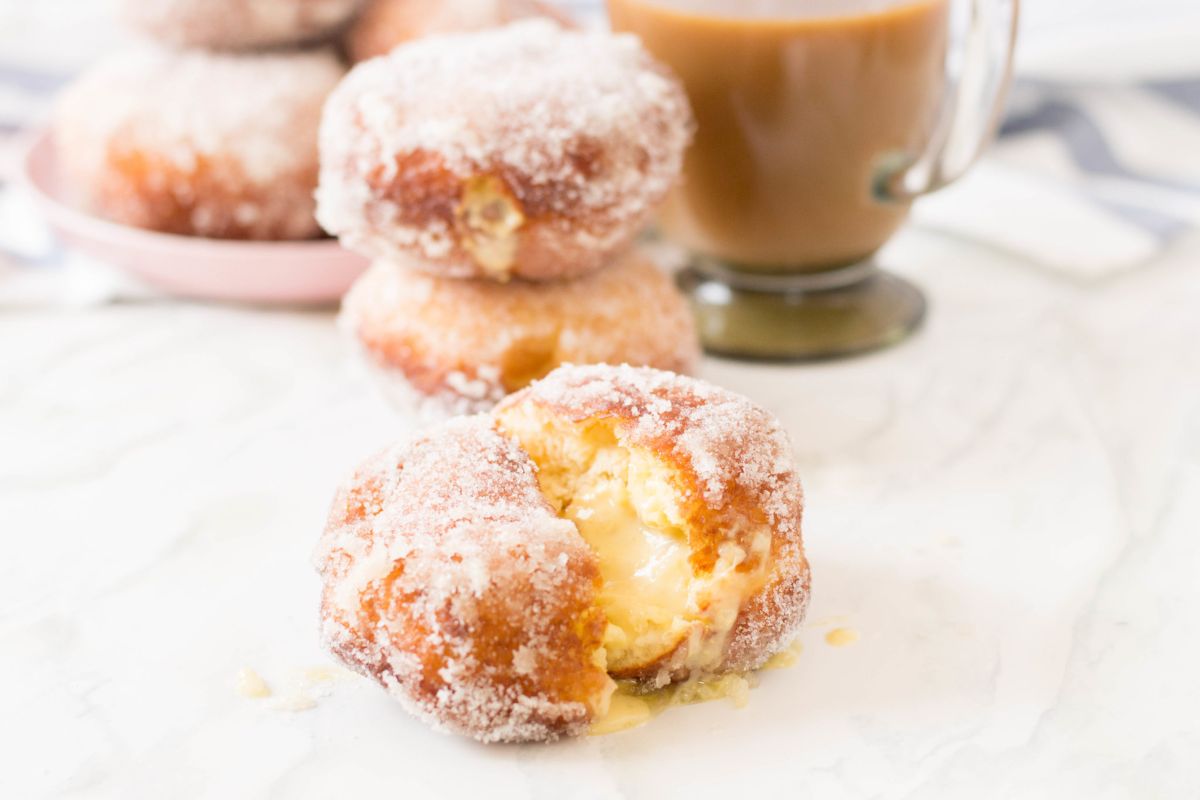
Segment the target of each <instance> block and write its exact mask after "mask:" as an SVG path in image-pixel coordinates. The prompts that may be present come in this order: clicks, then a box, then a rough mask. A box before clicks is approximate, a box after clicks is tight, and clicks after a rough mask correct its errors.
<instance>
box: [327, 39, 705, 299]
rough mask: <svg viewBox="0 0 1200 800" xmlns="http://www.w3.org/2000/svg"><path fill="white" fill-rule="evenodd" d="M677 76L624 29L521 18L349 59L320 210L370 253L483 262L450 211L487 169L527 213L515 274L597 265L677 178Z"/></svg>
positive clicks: (457, 267) (683, 128) (687, 118)
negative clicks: (353, 62) (588, 29)
mask: <svg viewBox="0 0 1200 800" xmlns="http://www.w3.org/2000/svg"><path fill="white" fill-rule="evenodd" d="M691 129H692V124H691V112H690V110H689V108H688V105H687V99H686V96H685V95H684V92H683V89H682V87H681V86H680V84H679V82H678V81H677V80H676V79H675V78H673V77H672V76H671V75H670V74H668V73H667V71H666V69H665V68H664V67H662V66H661V65H658V64H657V63H656V62H654V61H653V59H651V57H650V56H649V54H648V53H647V52H646V51H645V49H644V48H643V47H642V45H641V44H640V42H639V41H638V40H637V39H636V38H634V37H633V36H629V35H619V36H613V35H610V34H606V33H583V32H578V31H567V30H563V29H562V28H560V27H559V26H557V25H555V24H554V23H553V22H550V21H548V20H526V21H522V22H518V23H514V24H512V25H509V26H507V27H504V28H498V29H494V30H489V31H482V32H475V33H460V34H451V35H443V36H432V37H429V38H426V39H422V40H419V41H415V42H412V43H409V44H406V45H403V46H401V47H398V48H397V49H396V50H394V51H393V52H392V53H390V54H389V55H387V56H384V57H381V58H377V59H372V60H370V61H366V62H363V63H361V64H359V65H358V66H356V67H355V68H354V69H352V70H351V72H350V74H349V75H348V76H347V78H346V80H345V81H343V82H342V84H341V86H339V87H338V89H337V91H336V92H334V94H333V95H332V96H331V97H330V99H329V102H328V104H327V106H326V109H325V115H324V118H323V121H322V126H321V182H320V187H319V189H318V193H317V200H318V211H317V214H318V218H319V219H320V221H321V224H322V225H323V226H324V227H325V229H326V230H327V231H329V232H330V233H332V234H334V235H337V236H339V237H340V238H341V239H342V240H343V242H344V243H345V244H346V245H347V246H348V247H350V248H351V249H354V250H357V251H359V252H361V253H363V254H364V255H367V256H368V257H373V258H383V259H387V260H391V261H397V262H405V263H408V264H409V265H410V266H413V267H415V268H418V269H426V270H428V271H431V272H438V273H440V274H446V275H450V276H453V277H468V276H472V275H477V274H480V268H479V266H478V265H477V264H476V263H475V262H474V260H473V259H472V257H471V254H470V253H469V252H467V248H466V246H465V245H464V243H463V232H462V230H461V229H460V227H459V226H460V224H461V223H460V221H459V220H457V219H456V216H455V209H456V207H457V204H458V203H459V202H460V201H461V200H462V198H463V197H464V192H466V191H467V189H466V188H465V187H467V186H468V185H469V181H471V179H473V178H478V177H480V176H498V178H499V179H500V180H502V182H503V184H504V186H505V187H506V191H508V192H511V194H512V198H513V200H514V202H515V203H516V204H517V205H518V206H519V207H520V209H521V211H522V213H523V215H524V217H525V218H526V221H525V223H524V227H522V228H520V229H519V230H518V233H517V234H516V235H517V236H519V237H520V246H519V250H518V252H519V253H520V255H521V262H520V263H518V265H517V270H518V271H517V272H516V273H515V274H517V275H518V276H519V277H527V278H535V279H537V278H547V277H563V276H564V275H567V274H578V273H579V272H583V271H587V270H590V269H596V268H598V267H600V266H601V265H602V264H603V262H604V260H605V259H606V258H607V256H608V255H609V254H610V253H612V252H613V251H614V250H616V249H617V248H619V247H621V246H623V245H624V244H626V243H627V242H628V241H629V240H630V239H631V238H632V236H633V235H634V234H635V233H636V232H637V231H638V230H639V229H640V228H641V227H642V226H643V225H644V224H645V222H646V221H647V219H648V217H649V214H650V213H651V212H652V211H653V209H654V208H655V206H656V205H657V204H658V202H659V201H660V200H661V199H662V198H663V196H664V195H665V194H666V192H667V190H668V189H669V188H670V186H671V185H672V183H673V182H674V181H675V180H676V178H677V177H678V175H679V172H680V169H681V165H682V158H683V152H684V149H685V148H686V146H687V144H688V142H689V141H690V138H691Z"/></svg>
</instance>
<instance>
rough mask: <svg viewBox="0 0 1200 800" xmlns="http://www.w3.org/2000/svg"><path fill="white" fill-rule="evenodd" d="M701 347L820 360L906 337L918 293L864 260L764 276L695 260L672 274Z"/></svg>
mask: <svg viewBox="0 0 1200 800" xmlns="http://www.w3.org/2000/svg"><path fill="white" fill-rule="evenodd" d="M677 280H678V283H679V287H680V288H681V289H682V290H683V292H684V293H685V294H686V295H687V297H688V299H689V300H690V301H691V304H692V309H693V311H694V313H695V315H696V327H697V330H698V331H699V334H700V341H701V344H702V345H703V346H704V350H705V352H707V353H709V354H711V355H715V356H724V357H728V358H736V359H748V360H757V361H820V360H828V359H835V358H844V357H848V356H853V355H858V354H861V353H867V352H870V351H873V350H878V349H880V348H884V347H888V346H890V345H893V344H896V343H898V342H900V341H903V340H904V339H906V338H907V337H908V336H909V335H911V334H912V333H913V332H914V331H916V330H917V329H918V328H920V326H921V323H922V321H923V320H924V319H925V312H926V305H927V304H926V301H925V295H924V294H922V292H921V290H920V289H918V288H917V287H916V286H915V285H913V284H912V283H910V282H908V281H906V280H904V279H903V278H900V277H898V276H896V275H893V274H891V273H889V272H885V271H883V270H881V269H879V267H878V266H877V265H876V264H875V262H874V261H870V260H868V261H864V262H861V263H858V264H853V265H850V266H847V267H842V268H840V269H836V270H830V271H828V272H818V273H807V274H801V275H773V274H772V275H764V274H755V273H746V272H739V271H735V270H732V269H730V268H728V267H726V266H724V265H722V264H720V263H718V262H714V261H712V260H710V259H705V258H695V259H693V260H692V261H691V263H689V265H688V266H687V267H685V268H684V269H683V270H682V271H681V272H680V273H679V275H678V278H677Z"/></svg>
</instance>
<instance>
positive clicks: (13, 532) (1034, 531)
mask: <svg viewBox="0 0 1200 800" xmlns="http://www.w3.org/2000/svg"><path fill="white" fill-rule="evenodd" d="M886 259H887V261H888V262H889V263H891V264H894V265H895V266H896V267H897V268H898V269H900V270H902V271H903V272H905V273H907V274H909V275H910V276H912V277H914V278H915V279H917V280H918V281H919V282H920V283H921V284H922V285H923V286H924V287H925V288H926V289H927V290H928V292H929V293H930V296H931V298H932V301H933V309H932V316H931V318H930V320H929V323H928V325H927V327H926V329H925V330H924V331H923V332H922V333H921V334H920V335H919V336H918V337H917V338H915V339H913V340H912V341H910V342H908V343H906V344H904V345H902V346H900V347H897V348H895V349H892V350H889V351H886V352H882V353H879V354H876V355H873V356H870V357H865V358H860V359H856V360H850V361H845V362H839V363H831V364H821V365H815V366H804V367H786V368H785V367H765V366H751V365H744V364H737V363H732V362H723V361H716V360H710V361H708V362H707V363H706V364H705V365H704V369H703V373H704V375H705V376H706V377H708V378H710V379H712V380H715V381H718V382H720V383H722V384H724V385H726V386H729V387H732V388H734V389H737V390H740V391H743V392H744V393H746V394H748V395H750V396H751V397H753V398H755V399H757V400H759V401H760V402H762V403H764V404H765V405H767V406H769V407H770V408H771V409H773V410H774V411H775V412H777V413H778V414H779V415H780V416H781V417H782V418H783V419H784V421H785V423H786V425H787V428H788V429H789V431H790V432H791V435H792V437H793V440H794V444H795V448H796V454H797V458H798V459H799V462H800V465H801V468H802V474H803V476H804V479H805V483H806V489H807V497H808V511H807V517H806V527H805V535H806V539H807V545H808V549H809V553H810V557H811V561H812V565H813V570H814V596H813V598H814V599H813V605H812V608H811V613H810V617H809V622H808V623H807V625H806V626H805V628H804V630H803V632H802V634H801V641H802V643H803V651H802V652H801V654H800V656H799V658H798V660H797V662H796V664H795V665H794V666H793V667H791V668H789V669H785V670H778V671H771V672H768V673H765V674H764V675H763V676H762V681H761V685H760V686H759V687H758V688H757V689H756V690H754V691H753V692H752V693H751V695H750V701H749V704H748V705H747V706H746V707H745V708H743V709H736V708H734V707H733V705H732V704H730V703H727V702H714V703H708V704H704V705H698V706H690V707H684V708H676V709H672V710H669V711H668V712H667V713H665V714H663V715H662V716H661V717H659V718H658V719H656V720H654V721H653V722H652V723H651V724H649V725H646V726H644V727H642V728H639V729H636V730H633V731H629V732H626V733H621V734H615V735H611V736H606V737H596V738H589V739H585V740H580V741H572V742H565V743H560V744H556V745H551V746H527V747H526V746H522V747H517V746H499V747H483V746H479V745H475V744H473V743H471V742H468V741H465V740H461V739H456V738H452V737H448V736H442V735H438V734H435V733H432V732H430V731H429V730H427V729H425V728H424V727H423V726H422V725H421V724H420V723H418V722H416V721H415V720H413V719H410V718H409V717H407V716H406V715H405V714H404V712H403V711H402V710H401V709H400V708H399V706H398V705H396V704H395V703H393V702H391V701H390V700H389V699H388V698H387V697H385V696H384V695H383V694H382V692H380V691H378V690H377V689H375V688H374V687H373V686H371V685H368V684H367V683H366V682H365V681H362V680H361V679H358V678H355V677H343V676H341V675H340V674H335V675H333V676H330V675H329V674H326V673H322V672H319V671H318V672H315V673H314V672H312V670H313V668H319V667H322V666H328V665H329V664H330V662H329V659H328V658H327V657H326V656H325V654H324V653H322V651H321V650H320V648H319V645H318V642H317V636H316V622H315V605H316V595H317V580H316V577H315V575H314V573H313V571H312V569H311V567H310V565H309V562H308V559H309V553H310V550H311V548H312V546H313V543H314V541H315V539H316V537H317V534H318V532H319V530H320V528H321V525H322V523H323V518H324V515H325V511H326V507H327V503H328V502H329V500H330V497H331V493H332V490H333V487H334V485H335V483H336V482H337V481H338V480H339V479H340V478H341V477H342V476H343V475H344V474H345V473H346V472H347V471H348V470H349V469H350V468H351V467H352V466H353V465H354V464H355V463H356V462H357V461H359V460H360V459H361V458H363V457H364V456H365V455H367V454H368V453H370V452H371V451H373V450H374V449H376V448H378V447H379V446H381V445H382V444H383V443H385V442H386V441H388V440H390V439H392V438H394V437H397V436H401V435H403V434H404V433H405V424H404V423H403V421H402V420H400V419H399V418H398V417H397V416H395V415H394V414H393V413H391V411H390V410H389V409H388V408H386V407H385V406H384V405H383V404H382V401H381V400H380V399H379V398H378V397H377V395H376V393H375V392H374V390H373V387H372V386H370V385H369V382H368V379H367V378H366V377H365V376H364V375H362V374H360V373H359V372H358V371H357V370H356V369H355V368H354V367H353V366H352V365H351V362H350V360H349V358H348V357H347V353H346V351H345V348H344V347H343V344H342V342H341V340H340V337H339V335H338V333H337V331H336V330H335V328H334V326H333V324H332V319H331V315H330V314H329V313H325V312H286V311H263V310H255V309H246V308H236V307H217V306H206V305H193V304H183V303H167V302H161V303H158V302H144V303H127V304H123V305H116V306H110V307H105V308H98V309H94V310H83V311H73V312H60V311H29V312H9V313H5V314H3V315H0V342H2V343H3V344H2V345H0V531H2V533H3V541H4V543H5V557H4V558H0V686H3V687H4V691H3V693H2V694H0V720H2V721H0V753H3V756H2V764H3V765H2V766H0V796H2V797H5V798H27V797H70V798H76V797H87V798H166V797H171V798H190V797H197V798H201V797H202V798H235V797H236V798H241V797H256V798H257V797H264V798H273V797H281V798H282V797H286V798H310V797H311V798H332V797H337V798H351V797H357V796H364V797H365V796H373V797H378V796H388V797H405V798H452V797H489V798H493V797H494V798H527V797H534V798H560V797H561V798H660V797H689V798H705V797H726V796H730V795H733V796H744V797H748V798H749V797H789V798H792V797H797V798H803V797H813V798H842V797H846V798H964V797H970V798H993V797H994V798H1013V797H1021V798H1041V797H1044V798H1072V797H1088V798H1187V797H1195V796H1197V794H1200V762H1198V760H1197V758H1196V755H1197V753H1198V752H1200V722H1198V720H1200V679H1198V678H1197V676H1198V675H1200V589H1198V588H1197V581H1196V579H1195V574H1196V570H1197V566H1198V565H1200V348H1198V347H1197V345H1196V343H1197V341H1200V237H1198V236H1194V235H1193V236H1191V237H1190V238H1188V239H1186V240H1184V241H1181V242H1178V243H1177V244H1176V245H1175V246H1174V247H1173V248H1172V249H1171V250H1170V251H1169V252H1168V253H1167V255H1165V256H1163V257H1162V258H1160V259H1158V260H1157V261H1156V262H1155V263H1153V264H1151V265H1148V266H1146V267H1144V268H1141V269H1139V270H1137V271H1135V272H1132V273H1127V274H1122V275H1117V276H1113V277H1110V278H1107V279H1103V280H1095V281H1087V282H1081V281H1077V280H1071V279H1070V278H1068V277H1065V276H1063V275H1061V274H1057V273H1054V272H1050V271H1040V270H1038V269H1036V268H1033V267H1029V266H1028V265H1025V264H1022V263H1019V262H1017V261H1015V260H1012V259H1010V258H1008V257H1006V256H1003V255H999V254H997V253H994V252H991V251H988V250H985V249H983V248H979V247H975V246H972V245H968V244H964V243H962V242H959V241H955V240H952V239H949V238H942V237H939V236H936V235H934V234H930V233H923V232H920V231H917V230H913V229H910V230H908V231H906V232H905V233H904V234H902V235H901V237H900V238H899V239H898V240H897V241H896V242H894V243H893V245H891V246H890V247H889V249H888V250H887V251H886ZM833 627H844V628H849V629H852V630H853V631H856V632H857V633H858V635H859V638H858V640H857V641H856V642H854V643H852V644H850V645H847V646H843V647H833V646H830V645H829V644H827V643H826V641H825V638H824V637H825V634H826V633H827V632H828V631H829V630H830V629H831V628H833ZM246 667H248V668H252V669H253V670H255V671H256V672H258V673H259V674H260V675H262V677H263V678H264V679H265V680H266V681H267V683H268V684H269V685H270V687H271V689H272V692H273V694H272V696H271V697H269V698H265V699H251V698H247V697H245V696H242V695H240V694H239V693H238V692H236V691H235V682H236V680H237V676H238V673H239V670H241V669H242V668H246ZM331 677H332V678H333V679H332V680H331V679H330V678H331ZM298 698H299V699H300V700H298ZM303 699H307V701H311V702H302V701H301V700H303ZM305 705H312V706H313V707H312V708H309V709H307V710H289V709H296V708H300V707H302V706H305Z"/></svg>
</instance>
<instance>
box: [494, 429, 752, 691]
mask: <svg viewBox="0 0 1200 800" xmlns="http://www.w3.org/2000/svg"><path fill="white" fill-rule="evenodd" d="M501 425H502V427H503V428H504V429H505V430H506V431H507V432H508V433H509V434H510V435H513V436H515V437H516V438H517V439H518V440H519V441H520V443H521V446H522V448H523V449H524V450H525V451H526V452H527V453H529V455H530V457H531V458H532V459H533V460H534V462H535V463H536V464H537V466H538V483H539V485H540V487H541V490H542V493H543V494H544V495H545V496H546V498H547V500H548V501H549V502H550V504H551V505H552V506H554V508H555V509H556V510H557V511H558V513H560V514H561V515H562V516H563V517H564V518H566V519H569V520H570V521H571V522H573V523H574V524H575V526H576V528H577V529H578V530H579V532H580V535H581V536H582V537H583V539H584V540H585V541H586V542H587V543H588V545H589V546H590V547H591V548H592V550H593V552H595V554H596V556H597V561H598V563H599V567H600V573H601V578H602V584H601V590H600V595H599V603H600V606H601V608H602V609H603V610H604V613H605V615H606V618H607V620H608V623H609V624H608V627H607V629H606V633H605V637H604V642H603V649H604V651H605V656H606V664H607V669H608V671H609V672H610V673H611V674H612V675H613V676H614V677H634V676H637V677H639V678H641V679H643V680H646V681H649V683H651V684H653V685H655V686H658V687H662V686H664V685H665V684H667V683H668V682H669V681H670V679H671V677H672V676H673V675H676V674H679V673H680V672H683V673H686V674H689V675H691V676H693V678H695V677H696V676H703V675H706V674H707V673H711V672H713V671H714V670H716V669H718V668H719V667H720V664H721V661H722V660H723V658H724V653H725V646H726V644H727V642H728V638H729V634H730V632H731V631H732V629H733V626H734V625H735V623H736V622H737V619H738V614H739V612H740V611H741V608H742V603H743V602H744V600H745V599H746V598H747V597H749V596H750V595H752V594H753V593H754V592H755V591H757V590H758V589H759V587H761V586H762V583H763V581H764V580H765V579H766V576H767V573H768V571H769V563H770V558H769V551H770V545H771V535H770V531H769V530H767V529H765V528H764V529H763V530H762V531H757V532H754V533H752V534H751V535H745V534H743V533H740V532H733V531H731V532H730V537H729V538H730V539H736V540H737V541H741V542H748V544H746V545H745V546H744V547H743V546H739V545H738V544H735V543H734V542H733V541H727V542H724V543H722V544H721V545H720V546H719V547H718V551H717V556H718V557H717V560H716V563H715V564H714V565H713V567H712V569H711V571H708V570H706V571H704V572H703V573H701V574H697V573H695V572H694V571H693V568H692V565H691V563H690V557H691V554H692V546H691V544H690V543H689V541H688V530H689V525H690V523H689V522H688V521H687V519H686V518H685V514H684V512H683V511H682V510H681V508H680V506H679V497H680V488H679V486H678V485H677V484H676V481H677V479H678V478H677V473H676V472H675V470H674V469H673V468H672V467H670V466H669V465H668V464H667V463H666V462H664V461H663V460H662V459H660V458H659V457H658V456H657V455H655V454H654V453H652V452H651V451H647V450H643V449H641V448H630V447H626V446H624V445H623V444H622V443H621V442H620V441H618V438H617V434H616V431H615V424H614V422H613V421H612V420H607V419H594V420H591V421H588V422H585V423H570V422H562V421H558V420H554V419H552V418H550V419H548V418H547V417H545V416H542V415H541V414H538V413H537V412H536V411H528V410H521V411H516V412H513V413H509V414H506V415H503V416H502V417H501ZM735 534H736V535H735ZM747 559H754V561H753V562H752V563H754V564H755V568H754V569H750V570H747V569H745V568H744V566H743V565H744V563H745V562H746V561H747ZM648 671H649V674H647V672H648ZM713 680H720V679H719V678H714V679H713ZM685 685H686V684H685ZM691 685H692V686H693V687H694V686H695V681H694V680H693V681H692V683H691ZM706 685H707V684H706ZM622 703H623V704H624V705H625V706H626V707H628V706H629V705H631V704H630V703H624V701H620V702H619V703H618V705H620V704H622Z"/></svg>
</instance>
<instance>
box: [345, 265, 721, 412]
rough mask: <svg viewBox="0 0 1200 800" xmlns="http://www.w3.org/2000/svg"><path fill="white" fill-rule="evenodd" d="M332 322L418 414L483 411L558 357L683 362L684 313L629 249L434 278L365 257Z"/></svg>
mask: <svg viewBox="0 0 1200 800" xmlns="http://www.w3.org/2000/svg"><path fill="white" fill-rule="evenodd" d="M342 323H343V325H344V326H345V327H346V328H347V329H348V330H349V331H350V333H351V335H352V336H353V337H354V339H355V341H356V342H357V343H358V344H359V346H360V347H361V350H362V351H363V353H364V354H365V355H366V357H367V360H368V362H369V363H370V364H372V365H374V366H376V367H378V368H379V370H378V371H379V377H380V378H381V379H382V382H383V386H384V388H385V389H386V390H387V391H388V393H389V395H391V397H392V399H393V400H395V401H396V402H397V403H398V404H400V405H402V406H403V407H405V408H409V409H412V408H415V409H416V410H418V411H419V412H421V413H422V414H423V416H425V417H426V418H438V417H444V416H447V415H452V414H462V413H475V412H479V411H486V410H487V409H489V408H491V407H492V406H493V405H494V404H495V403H496V401H497V400H499V399H500V398H501V397H503V396H504V395H505V394H507V393H509V392H512V391H515V390H517V389H520V388H522V387H524V386H526V385H527V384H529V382H530V381H532V380H534V379H536V378H540V377H542V376H543V375H545V374H546V373H548V372H549V371H550V370H552V369H553V368H554V367H557V366H559V365H560V364H563V363H567V362H573V363H595V362H608V363H630V364H638V365H645V366H653V367H657V368H660V369H668V370H673V371H676V372H691V371H692V370H693V369H694V368H695V365H696V362H697V361H698V359H699V347H698V345H697V340H696V333H695V329H694V327H693V323H692V316H691V313H690V311H689V310H688V307H687V303H686V301H685V300H684V298H683V296H682V295H681V294H680V293H679V291H678V290H677V289H676V288H675V286H674V284H673V282H672V281H671V279H670V278H669V276H667V275H666V274H664V273H663V272H662V271H661V270H659V269H658V268H657V267H656V266H655V265H654V264H653V263H652V262H651V261H650V260H649V259H648V258H647V257H646V256H645V255H643V254H641V253H639V252H637V251H634V252H631V253H629V254H627V255H625V256H623V257H621V259H620V260H619V261H618V262H617V263H615V264H613V265H612V266H610V267H607V268H605V269H603V270H600V271H599V272H595V273H593V274H591V275H587V276H585V277H583V278H579V279H576V280H573V281H561V282H553V283H537V284H534V283H527V282H524V281H512V282H510V283H507V284H499V283H495V282H493V281H478V280H475V281H462V280H454V279H452V278H435V277H432V276H429V275H426V274H424V273H420V272H414V271H412V270H406V269H403V268H401V267H397V266H395V265H393V264H389V263H386V262H378V263H376V264H375V265H374V266H373V267H372V268H371V269H370V270H369V271H368V272H367V273H366V274H365V275H363V276H362V277H361V278H360V279H359V280H358V282H357V283H356V284H355V285H354V287H353V288H352V289H351V290H350V292H349V294H347V296H346V298H345V300H344V301H343V304H342Z"/></svg>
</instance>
